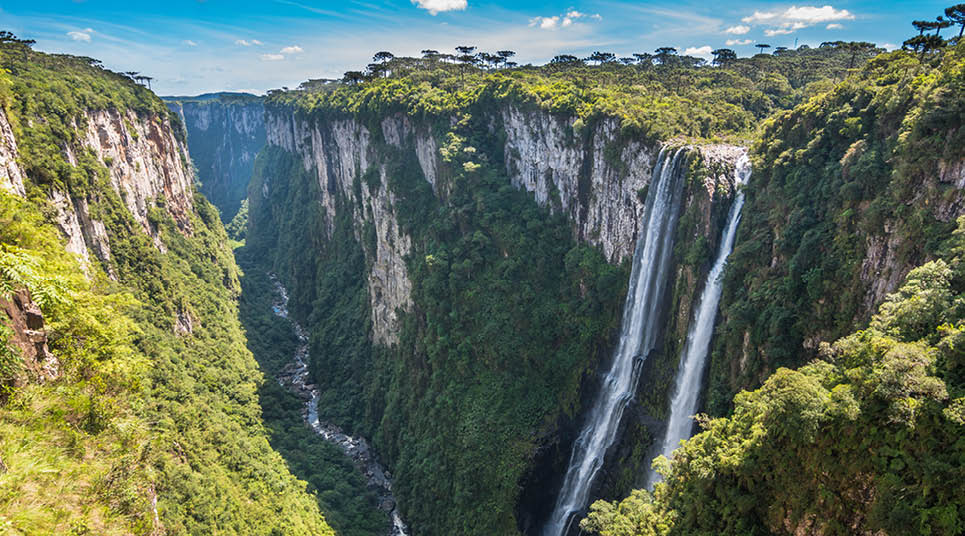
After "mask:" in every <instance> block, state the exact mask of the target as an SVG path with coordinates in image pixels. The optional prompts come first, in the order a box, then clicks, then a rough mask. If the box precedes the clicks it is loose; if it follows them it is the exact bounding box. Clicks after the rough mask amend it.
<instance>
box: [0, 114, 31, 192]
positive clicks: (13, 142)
mask: <svg viewBox="0 0 965 536" xmlns="http://www.w3.org/2000/svg"><path fill="white" fill-rule="evenodd" d="M17 156H18V153H17V138H16V137H15V136H14V134H13V128H11V127H10V122H9V121H7V114H6V112H4V111H3V109H2V108H0V188H3V189H4V190H7V191H9V192H12V193H14V194H17V195H19V196H24V195H26V190H25V189H24V185H23V171H22V170H21V169H20V164H18V163H17Z"/></svg>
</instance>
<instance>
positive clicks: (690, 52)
mask: <svg viewBox="0 0 965 536" xmlns="http://www.w3.org/2000/svg"><path fill="white" fill-rule="evenodd" d="M712 50H714V49H713V48H711V46H710V45H704V46H702V47H688V48H685V49H684V56H696V57H698V58H704V59H705V60H709V59H710V57H711V56H713V54H711V51H712Z"/></svg>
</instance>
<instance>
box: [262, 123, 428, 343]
mask: <svg viewBox="0 0 965 536" xmlns="http://www.w3.org/2000/svg"><path fill="white" fill-rule="evenodd" d="M266 120H267V125H268V144H269V145H275V146H278V147H281V148H284V149H286V150H288V151H289V152H290V153H292V154H295V155H297V156H298V157H299V159H300V160H301V161H302V164H303V165H304V167H305V169H306V170H308V171H311V172H312V173H314V174H315V176H316V178H317V180H318V185H319V191H320V198H319V199H318V200H317V201H318V202H319V203H321V205H322V206H323V207H324V209H325V215H326V218H327V219H326V225H327V230H328V232H329V233H331V232H332V230H333V229H334V218H335V213H336V212H335V211H336V196H337V195H342V196H345V197H346V198H351V197H353V196H355V195H356V192H357V193H358V194H359V195H360V196H359V198H358V199H356V202H355V203H353V204H352V207H353V208H352V210H353V214H352V217H353V220H354V222H355V235H356V239H357V240H359V242H363V233H364V230H365V226H366V225H371V226H372V228H373V229H374V231H375V241H374V246H375V247H374V250H373V251H367V256H368V262H369V266H370V269H369V274H368V275H369V281H368V287H369V298H370V305H371V314H372V335H373V339H374V340H375V341H376V342H379V343H382V344H391V343H393V342H395V341H396V340H397V337H398V322H399V318H398V311H399V310H406V309H408V308H409V307H410V306H411V300H412V298H411V291H412V283H411V282H410V280H409V276H408V270H407V268H406V265H405V257H406V255H408V254H409V250H410V248H411V244H412V240H411V238H410V237H409V236H408V235H406V234H405V233H404V232H402V230H401V229H400V227H399V224H398V218H397V214H396V213H395V208H394V207H395V196H394V195H392V193H391V192H390V191H389V189H388V188H387V187H386V185H387V184H388V177H387V175H386V173H387V165H388V164H390V162H387V161H385V160H384V159H379V158H378V156H377V155H376V153H375V150H374V148H373V144H372V134H371V133H370V132H369V130H368V128H366V127H365V126H364V125H362V124H360V123H359V122H357V121H355V120H353V119H340V120H336V121H331V122H326V123H324V124H318V123H310V122H308V121H305V120H302V119H298V118H296V117H295V116H293V115H285V114H282V113H278V112H273V113H268V114H267V116H266ZM396 121H398V123H397V122H396ZM383 129H384V131H385V132H387V133H388V134H386V135H385V139H386V140H389V141H393V140H394V141H396V142H398V143H401V136H403V135H405V134H411V132H412V131H411V125H408V123H407V122H406V121H403V120H402V119H401V118H399V119H397V120H393V121H388V122H383ZM379 134H380V135H383V133H379ZM363 173H376V174H377V176H378V185H374V183H372V184H370V181H365V180H361V174H363ZM356 185H357V186H358V189H356V188H355V187H356ZM265 187H266V188H270V187H271V183H270V182H266V185H265Z"/></svg>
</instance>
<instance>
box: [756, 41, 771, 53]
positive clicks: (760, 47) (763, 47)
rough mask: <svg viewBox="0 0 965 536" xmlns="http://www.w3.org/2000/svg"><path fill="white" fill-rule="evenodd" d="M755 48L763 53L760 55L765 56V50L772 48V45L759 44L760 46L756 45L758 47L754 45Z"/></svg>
mask: <svg viewBox="0 0 965 536" xmlns="http://www.w3.org/2000/svg"><path fill="white" fill-rule="evenodd" d="M754 46H755V47H757V48H759V49H761V51H760V52H758V54H763V53H764V49H765V48H771V45H768V44H767V43H758V44H756V45H754Z"/></svg>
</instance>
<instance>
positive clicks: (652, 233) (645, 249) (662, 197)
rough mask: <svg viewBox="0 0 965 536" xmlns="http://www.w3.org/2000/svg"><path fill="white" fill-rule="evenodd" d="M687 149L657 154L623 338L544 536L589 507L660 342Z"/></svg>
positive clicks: (561, 530) (555, 535)
mask: <svg viewBox="0 0 965 536" xmlns="http://www.w3.org/2000/svg"><path fill="white" fill-rule="evenodd" d="M684 152H685V151H684V150H683V149H678V150H676V151H673V154H672V155H670V154H666V152H665V151H661V153H660V156H659V157H658V163H657V166H656V168H654V172H653V180H652V182H651V184H650V189H649V192H648V193H647V202H646V206H645V208H644V215H643V221H642V222H641V226H640V229H641V230H640V234H639V238H638V239H637V245H636V249H635V251H634V254H633V268H632V270H631V274H630V286H629V289H628V291H627V299H626V302H625V304H624V307H623V321H622V326H621V330H620V341H619V343H618V345H617V349H616V351H615V352H614V355H613V363H612V364H611V366H610V370H609V371H608V372H607V375H606V377H605V379H604V381H603V386H602V388H601V389H600V394H599V395H598V396H597V399H596V401H595V403H594V406H593V408H592V410H591V412H590V413H589V414H588V419H587V423H586V425H585V427H584V429H583V432H582V433H581V434H580V436H579V438H578V439H577V440H576V442H575V443H574V445H573V453H572V455H571V457H570V464H569V467H568V468H567V471H566V477H565V478H564V480H563V487H562V488H561V489H560V494H559V497H558V498H557V501H556V506H555V507H554V509H553V513H552V515H551V516H550V519H549V521H548V522H547V524H546V526H545V527H544V529H543V534H544V536H562V535H564V534H566V533H567V532H568V531H569V528H570V524H571V523H572V522H573V521H572V520H573V519H574V517H575V516H574V514H576V513H578V512H581V511H582V510H583V509H584V508H586V506H587V504H586V503H587V501H588V499H589V497H588V496H589V493H590V489H591V487H592V485H593V481H594V479H595V477H596V475H597V473H598V472H599V470H600V468H601V467H602V466H603V458H604V456H605V455H606V452H607V450H608V449H609V448H610V446H611V445H612V444H613V441H614V439H615V437H616V434H617V429H618V427H619V425H620V419H621V418H622V417H623V411H624V409H625V408H626V406H627V403H628V402H629V401H630V399H631V398H632V397H633V394H634V391H636V388H637V382H638V380H639V377H640V367H641V365H642V364H643V361H644V360H645V359H646V357H647V355H648V354H649V353H650V352H651V351H652V350H653V348H654V346H655V345H656V342H657V329H658V326H657V322H658V320H659V318H658V317H659V307H660V302H661V301H662V298H663V294H664V288H665V287H666V279H667V273H668V272H669V265H670V256H671V252H672V251H671V250H672V249H673V234H674V230H675V227H676V222H677V217H678V215H679V211H680V198H681V195H682V193H683V180H682V177H681V175H683V173H681V172H680V170H679V169H678V167H679V165H680V161H681V159H682V157H683V154H684Z"/></svg>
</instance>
